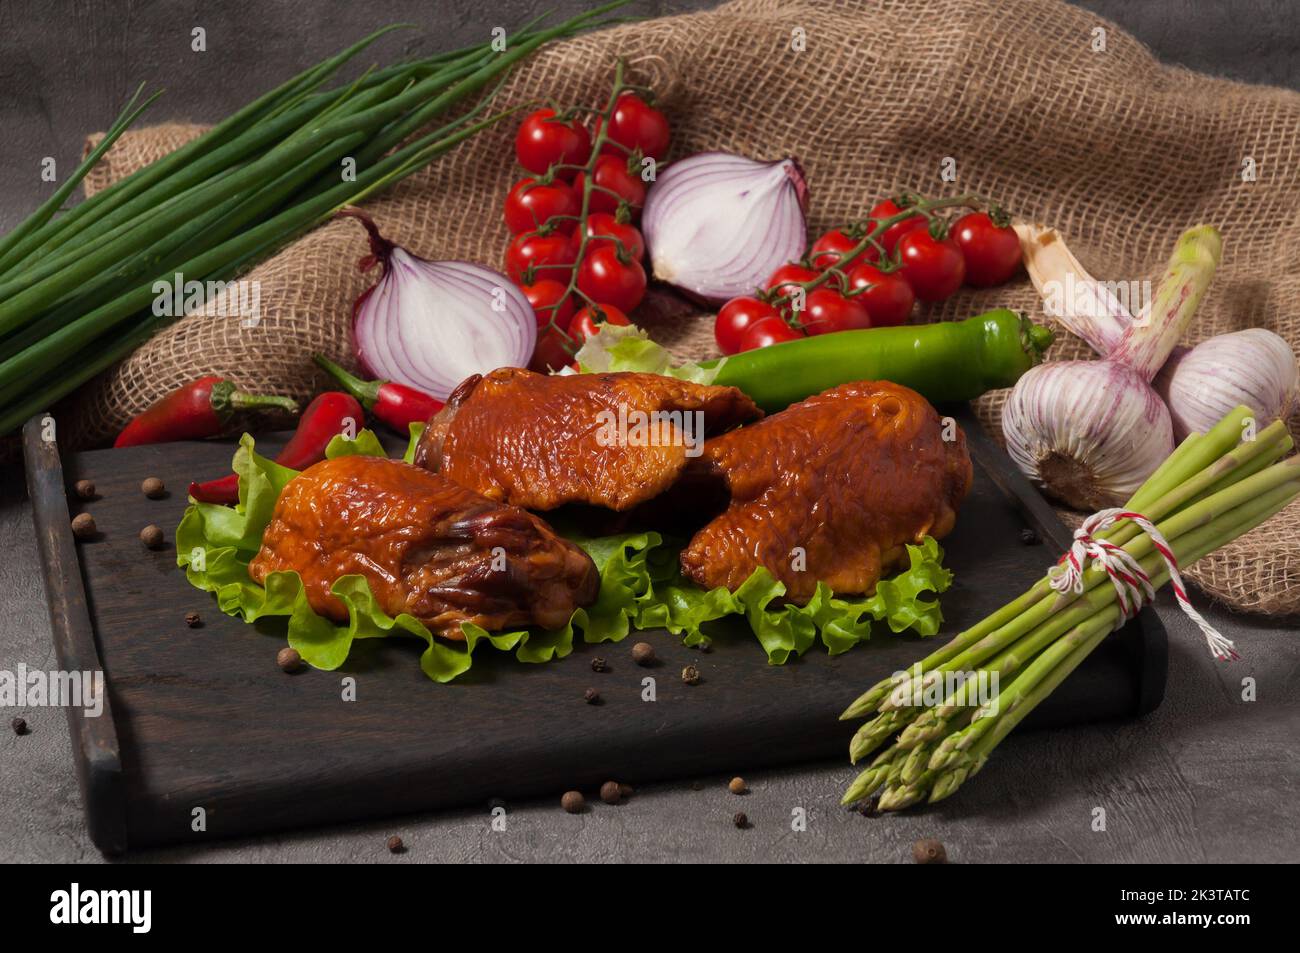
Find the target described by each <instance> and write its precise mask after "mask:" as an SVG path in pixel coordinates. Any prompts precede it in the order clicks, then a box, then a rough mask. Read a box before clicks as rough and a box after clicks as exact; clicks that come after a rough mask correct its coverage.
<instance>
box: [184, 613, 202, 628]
mask: <svg viewBox="0 0 1300 953" xmlns="http://www.w3.org/2000/svg"><path fill="white" fill-rule="evenodd" d="M202 621H203V620H202V619H200V618H199V614H198V613H197V612H187V613H185V624H186V625H188V626H189V627H190V628H191V629H193V628H196V627H197V626H198V624H199V623H200V622H202Z"/></svg>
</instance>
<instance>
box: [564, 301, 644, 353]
mask: <svg viewBox="0 0 1300 953" xmlns="http://www.w3.org/2000/svg"><path fill="white" fill-rule="evenodd" d="M631 323H632V322H631V321H629V320H628V319H627V315H626V314H624V313H623V312H622V311H620V310H619V309H618V308H616V307H614V306H613V305H609V304H600V305H595V306H592V305H588V306H587V307H585V308H583V309H582V310H581V311H579V312H578V313H577V314H575V315H574V316H573V323H572V324H570V325H569V334H570V335H571V336H572V337H573V339H574V340H575V341H576V342H577V343H578V344H579V345H581V344H582V342H583V341H585V340H587V338H589V337H591V336H593V335H594V334H596V332H598V331H599V330H600V326H601V325H602V324H617V325H620V326H622V327H627V326H628V325H629V324H631Z"/></svg>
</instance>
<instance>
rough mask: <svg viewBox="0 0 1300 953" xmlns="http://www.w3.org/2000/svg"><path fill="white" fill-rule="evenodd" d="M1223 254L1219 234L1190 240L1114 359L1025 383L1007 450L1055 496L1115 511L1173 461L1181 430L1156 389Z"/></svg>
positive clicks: (1007, 420)
mask: <svg viewBox="0 0 1300 953" xmlns="http://www.w3.org/2000/svg"><path fill="white" fill-rule="evenodd" d="M1221 252H1222V242H1221V240H1220V238H1219V233H1218V232H1217V231H1216V230H1215V229H1213V228H1211V227H1209V226H1207V225H1198V226H1197V227H1195V228H1192V229H1189V230H1188V231H1186V232H1184V233H1183V234H1182V236H1181V237H1180V238H1179V239H1178V243H1177V245H1175V246H1174V252H1173V255H1172V256H1171V257H1170V260H1169V267H1168V268H1167V269H1166V271H1165V274H1164V277H1163V278H1162V279H1161V281H1160V286H1159V288H1157V289H1156V294H1155V297H1154V299H1153V300H1152V302H1151V308H1150V311H1149V317H1147V318H1144V320H1141V321H1134V322H1133V323H1131V324H1129V325H1128V326H1127V327H1125V328H1124V330H1123V332H1122V333H1121V334H1120V335H1119V337H1118V340H1117V341H1116V342H1115V344H1114V346H1113V347H1112V348H1111V350H1110V353H1109V356H1108V357H1107V358H1106V359H1105V360H1102V361H1061V362H1057V363H1051V364H1042V365H1039V366H1038V367H1035V368H1033V369H1032V370H1030V371H1029V372H1028V373H1027V374H1025V375H1024V376H1023V377H1021V378H1020V380H1019V381H1018V382H1017V383H1016V386H1015V389H1014V390H1013V391H1012V393H1011V397H1010V398H1009V399H1008V401H1007V405H1006V407H1005V408H1004V409H1003V411H1002V431H1003V433H1004V435H1005V436H1006V438H1007V450H1008V452H1010V454H1011V457H1012V459H1014V460H1015V461H1016V463H1017V465H1019V467H1020V468H1021V469H1022V470H1023V471H1024V472H1025V473H1026V474H1028V475H1029V477H1030V478H1031V479H1033V480H1035V481H1037V482H1038V483H1041V484H1042V486H1043V488H1044V489H1045V490H1046V491H1047V492H1048V493H1049V494H1051V495H1052V496H1054V497H1056V498H1057V499H1059V500H1062V501H1064V502H1065V503H1068V504H1069V505H1070V506H1074V507H1078V508H1080V509H1089V510H1096V509H1104V508H1106V507H1109V506H1115V505H1117V504H1120V503H1123V502H1124V500H1125V499H1126V497H1127V496H1128V495H1129V494H1131V493H1132V492H1133V491H1135V490H1136V489H1137V488H1138V487H1139V486H1141V485H1142V483H1143V482H1144V481H1145V480H1146V478H1147V477H1149V476H1150V475H1151V474H1152V473H1154V472H1155V469H1156V467H1158V466H1159V465H1160V463H1161V461H1163V460H1164V458H1165V457H1166V456H1168V455H1169V454H1170V453H1172V452H1173V449H1174V435H1173V433H1174V428H1173V421H1172V420H1171V418H1170V416H1169V409H1168V408H1167V407H1166V406H1165V402H1164V401H1163V400H1162V399H1161V398H1160V395H1159V394H1157V393H1156V392H1155V390H1154V389H1153V388H1152V387H1151V383H1150V382H1151V379H1152V378H1153V377H1155V374H1156V371H1158V370H1159V369H1160V367H1161V366H1162V365H1163V364H1164V363H1165V360H1166V359H1167V358H1168V357H1169V352H1170V351H1172V350H1173V348H1174V346H1175V345H1176V344H1177V342H1178V338H1179V336H1180V335H1181V334H1182V333H1183V331H1184V330H1185V329H1186V327H1187V325H1188V323H1189V322H1190V321H1191V319H1192V316H1193V314H1194V313H1195V312H1196V307H1197V305H1198V304H1200V301H1201V296H1202V295H1203V294H1204V293H1205V289H1206V288H1207V287H1208V286H1209V283H1210V279H1211V278H1212V277H1213V275H1214V271H1215V268H1216V267H1218V264H1219V256H1220V254H1221ZM1216 419H1217V418H1216Z"/></svg>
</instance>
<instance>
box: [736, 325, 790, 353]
mask: <svg viewBox="0 0 1300 953" xmlns="http://www.w3.org/2000/svg"><path fill="white" fill-rule="evenodd" d="M803 336H804V334H803V332H802V331H800V330H799V329H798V328H792V327H790V325H788V324H786V323H785V321H783V320H782V319H781V318H779V317H776V318H773V317H767V318H760V319H759V320H757V321H755V322H754V323H753V324H751V325H750V326H749V327H747V328H745V330H744V331H743V332H742V333H741V335H740V350H741V351H752V350H754V349H755V348H760V347H767V346H768V345H769V344H780V343H782V342H783V341H797V340H799V339H800V338H801V337H803Z"/></svg>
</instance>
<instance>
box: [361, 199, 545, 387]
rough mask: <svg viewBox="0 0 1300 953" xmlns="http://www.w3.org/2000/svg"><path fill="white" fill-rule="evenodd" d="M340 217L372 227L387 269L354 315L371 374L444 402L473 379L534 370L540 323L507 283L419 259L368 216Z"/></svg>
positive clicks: (478, 269)
mask: <svg viewBox="0 0 1300 953" xmlns="http://www.w3.org/2000/svg"><path fill="white" fill-rule="evenodd" d="M341 214H346V215H348V216H349V217H352V218H356V219H358V220H359V221H360V222H361V223H362V224H363V225H364V226H365V227H366V231H367V232H368V233H369V235H370V251H371V255H372V256H373V260H374V261H378V262H379V263H380V264H381V265H382V267H383V274H382V275H381V276H380V279H379V281H378V283H376V284H375V285H374V286H373V287H372V288H370V289H369V290H367V291H366V292H364V293H363V294H362V295H361V297H359V298H358V299H357V302H356V305H355V306H354V308H353V313H352V340H353V346H354V348H355V350H356V355H357V361H358V362H359V363H360V364H361V366H362V368H363V369H364V370H365V371H366V373H368V374H369V375H370V376H371V377H374V378H377V379H380V380H389V381H397V382H398V383H400V384H406V385H408V386H410V387H414V388H416V389H417V390H421V391H424V393H426V394H429V395H430V396H432V397H437V398H438V399H439V400H446V399H447V397H448V395H450V394H451V392H452V391H453V390H455V389H456V386H457V385H458V384H459V383H460V382H461V381H463V380H464V379H465V378H467V377H469V376H470V375H471V374H486V373H487V372H488V371H493V370H496V369H497V368H498V367H527V366H528V361H529V358H531V357H532V353H533V346H534V345H535V344H536V343H537V319H536V317H534V315H533V309H532V306H531V305H530V304H529V303H528V299H527V298H525V297H524V294H523V292H522V291H520V290H519V289H518V288H516V287H515V285H514V283H513V282H511V281H510V279H509V278H507V277H506V276H505V275H502V274H499V273H498V272H495V271H493V270H492V269H490V268H484V267H483V266H482V265H475V264H470V263H469V262H464V261H429V260H428V259H425V258H421V257H420V256H418V255H414V254H412V253H411V252H409V251H407V250H406V249H405V248H402V247H401V246H399V245H396V244H394V243H393V242H391V241H389V240H388V239H386V238H384V237H383V236H382V235H380V234H379V229H378V228H377V227H376V226H375V223H374V222H373V221H371V220H370V218H369V217H367V216H366V215H364V214H362V213H360V212H357V211H356V210H354V209H349V210H347V211H346V212H344V213H341ZM363 267H366V260H363Z"/></svg>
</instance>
